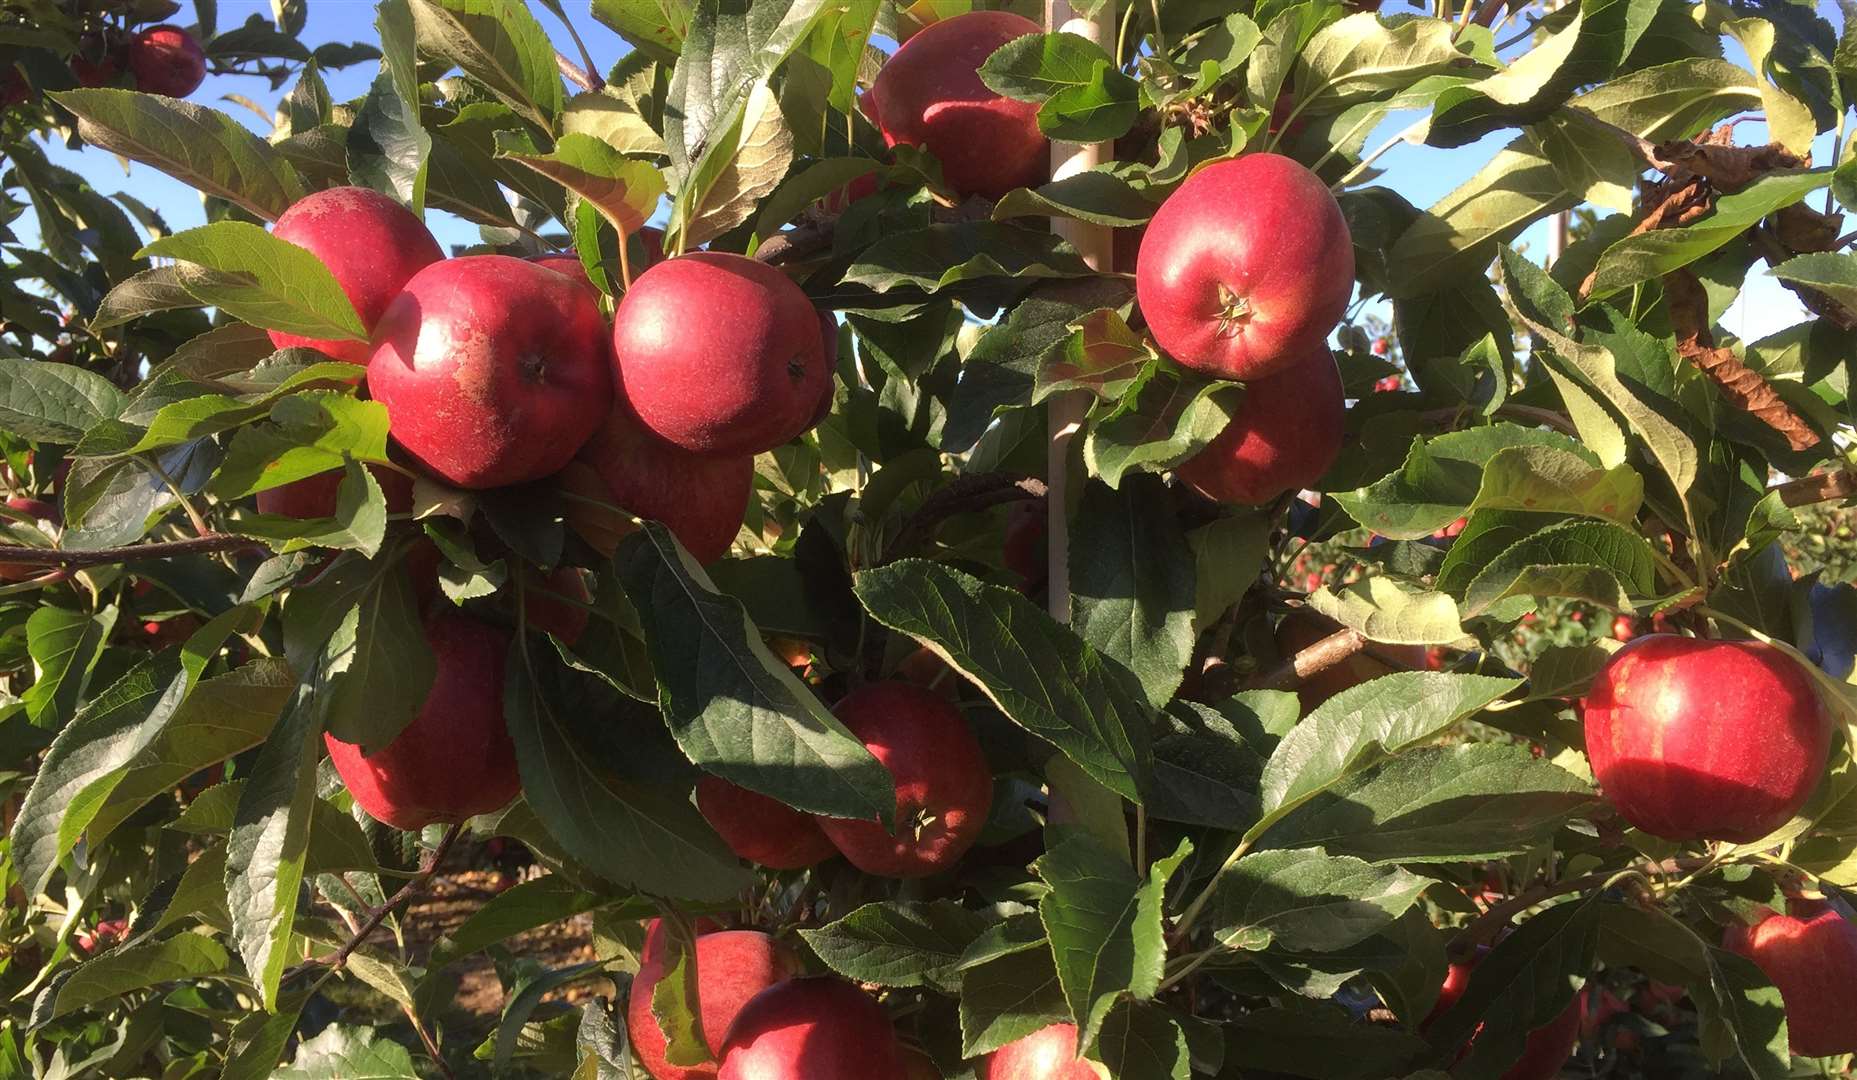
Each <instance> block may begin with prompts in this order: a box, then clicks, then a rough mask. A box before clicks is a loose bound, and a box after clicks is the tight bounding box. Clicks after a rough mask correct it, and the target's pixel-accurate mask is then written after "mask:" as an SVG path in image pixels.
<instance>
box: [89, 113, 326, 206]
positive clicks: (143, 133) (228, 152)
mask: <svg viewBox="0 0 1857 1080" xmlns="http://www.w3.org/2000/svg"><path fill="white" fill-rule="evenodd" d="M52 99H53V100H54V101H56V102H58V104H60V105H62V106H64V107H65V108H67V109H69V110H71V111H72V112H73V113H75V114H77V118H78V125H77V131H78V134H79V135H80V136H82V137H83V139H84V141H85V142H88V143H90V144H92V145H94V146H100V147H102V148H103V149H105V150H108V151H110V152H111V153H116V154H121V155H122V156H123V157H126V158H129V159H131V160H133V161H139V162H141V163H142V164H144V165H148V166H151V167H153V168H155V169H158V170H160V171H161V172H164V173H167V174H168V175H169V176H172V177H174V178H175V179H176V180H179V181H181V182H182V183H184V184H186V185H188V186H189V187H192V188H197V189H198V190H200V191H202V192H204V193H206V194H207V195H213V196H217V197H219V198H222V199H226V200H227V201H229V202H232V203H236V204H237V205H239V206H242V207H244V208H245V209H247V210H249V211H251V212H252V213H254V214H256V215H258V216H259V217H260V218H263V219H264V220H266V221H276V220H277V218H278V217H279V216H280V215H282V214H283V212H284V211H285V210H288V209H289V208H290V204H291V203H294V202H296V201H297V200H298V199H301V198H302V197H303V196H304V194H305V192H304V190H303V181H302V180H301V179H299V178H298V176H297V171H296V169H294V168H292V167H291V165H290V163H289V162H288V161H285V160H284V158H283V157H282V156H281V155H280V154H279V153H278V152H277V151H276V150H275V149H273V148H272V147H271V145H270V144H269V143H267V142H265V141H264V140H263V139H260V138H259V137H258V136H256V135H254V134H252V133H251V131H250V130H249V129H247V128H246V127H245V126H244V125H242V124H240V123H239V122H238V121H236V120H234V119H232V118H231V117H229V116H227V115H226V114H225V113H222V112H218V111H216V110H213V109H207V108H202V107H201V106H199V105H194V104H191V103H189V102H185V101H180V100H176V99H174V98H168V97H161V96H158V95H155V94H138V93H134V92H132V91H128V90H103V89H97V90H67V91H65V92H63V93H61V94H54V95H52Z"/></svg>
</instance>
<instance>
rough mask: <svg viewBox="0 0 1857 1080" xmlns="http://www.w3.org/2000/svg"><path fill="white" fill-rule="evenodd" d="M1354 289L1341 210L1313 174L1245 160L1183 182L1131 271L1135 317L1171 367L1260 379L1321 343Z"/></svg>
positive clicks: (1271, 159) (1286, 164)
mask: <svg viewBox="0 0 1857 1080" xmlns="http://www.w3.org/2000/svg"><path fill="white" fill-rule="evenodd" d="M1353 290H1354V248H1353V244H1352V241H1350V239H1349V237H1348V226H1347V222H1346V221H1344V220H1343V219H1342V216H1341V207H1340V205H1339V204H1337V203H1336V202H1335V197H1334V196H1333V195H1330V194H1329V193H1328V187H1327V185H1325V184H1323V183H1322V181H1320V180H1318V179H1316V176H1315V174H1314V173H1312V172H1310V171H1309V170H1308V169H1305V168H1303V167H1302V166H1301V165H1298V164H1297V163H1296V162H1294V161H1291V160H1290V159H1289V158H1286V157H1282V156H1281V155H1278V154H1246V155H1245V156H1243V157H1240V158H1236V159H1233V160H1230V161H1221V162H1218V163H1217V164H1213V165H1208V166H1206V167H1205V168H1203V169H1201V170H1200V171H1198V172H1196V173H1194V174H1193V175H1192V176H1191V177H1189V178H1188V179H1187V181H1186V183H1184V184H1181V185H1180V186H1179V188H1177V189H1176V190H1175V191H1174V193H1173V194H1172V195H1170V196H1168V197H1167V201H1166V202H1164V203H1162V204H1161V208H1160V210H1158V211H1156V212H1155V215H1154V219H1153V220H1152V221H1150V222H1148V231H1147V234H1146V235H1145V236H1144V237H1142V241H1141V258H1140V263H1139V265H1138V266H1137V267H1136V269H1135V291H1136V295H1137V296H1138V297H1139V299H1140V301H1141V314H1142V315H1143V317H1145V318H1146V319H1147V321H1148V329H1149V330H1151V331H1152V332H1153V333H1154V340H1155V342H1156V343H1157V344H1159V345H1160V347H1161V348H1162V349H1163V350H1165V351H1166V352H1167V354H1168V355H1170V356H1172V357H1173V358H1174V359H1175V360H1178V361H1179V362H1180V363H1182V364H1184V365H1186V366H1187V367H1190V368H1193V369H1194V370H1196V371H1201V372H1204V373H1206V374H1207V375H1212V376H1216V377H1218V378H1221V379H1242V380H1250V379H1259V378H1263V377H1264V376H1267V375H1274V374H1276V373H1277V372H1280V371H1285V370H1287V369H1289V368H1291V367H1294V366H1296V365H1298V364H1300V363H1302V362H1303V361H1305V360H1306V359H1307V358H1308V357H1309V355H1310V354H1311V353H1313V352H1314V351H1315V350H1316V349H1317V348H1320V347H1321V346H1322V345H1323V343H1324V342H1326V341H1327V340H1328V334H1329V331H1331V330H1333V329H1334V328H1335V323H1336V322H1337V321H1338V320H1339V319H1340V318H1341V314H1342V312H1343V311H1344V310H1346V308H1347V306H1348V297H1349V296H1351V295H1352V294H1353Z"/></svg>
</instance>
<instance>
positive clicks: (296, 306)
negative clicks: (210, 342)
mask: <svg viewBox="0 0 1857 1080" xmlns="http://www.w3.org/2000/svg"><path fill="white" fill-rule="evenodd" d="M141 253H142V255H144V256H148V255H165V256H167V257H169V258H174V259H180V260H183V261H185V262H189V263H194V264H196V265H198V266H201V267H204V268H206V269H207V270H209V271H216V272H214V273H203V274H189V275H187V276H186V277H185V278H184V279H183V281H184V283H185V284H186V286H187V290H188V291H189V292H191V293H193V295H194V298H195V299H197V300H199V301H200V302H201V303H202V304H210V305H212V306H214V307H217V308H219V309H221V310H222V311H224V312H225V313H226V314H228V315H231V316H233V317H234V318H238V319H243V320H244V321H246V322H248V323H251V324H252V325H253V326H262V327H264V328H265V329H266V330H278V331H282V332H285V333H291V334H301V335H303V336H304V337H311V338H327V339H332V340H352V341H366V340H367V336H368V328H367V327H365V326H363V325H362V324H361V317H360V316H359V315H357V314H355V306H354V304H352V303H351V302H349V299H348V294H347V293H344V292H343V291H342V287H341V286H340V285H339V284H337V283H336V280H335V276H334V275H333V274H331V273H330V272H329V268H328V267H326V266H324V265H323V262H322V260H321V259H319V258H317V257H316V256H315V255H313V254H311V253H310V252H309V251H307V250H305V249H303V248H300V247H298V246H296V245H295V244H292V243H290V242H289V241H287V240H279V239H278V238H277V237H275V236H272V235H271V234H270V233H268V232H266V231H264V230H263V229H261V228H259V227H258V226H256V225H251V224H248V223H246V222H243V221H216V222H214V223H212V224H210V225H202V226H200V227H199V228H197V229H188V230H187V231H186V232H181V233H175V234H173V235H171V236H164V237H162V238H161V239H159V240H156V241H155V242H154V243H151V244H149V245H148V246H147V247H145V248H143V249H142V252H141Z"/></svg>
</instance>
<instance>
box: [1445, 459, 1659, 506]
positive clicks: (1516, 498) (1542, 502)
mask: <svg viewBox="0 0 1857 1080" xmlns="http://www.w3.org/2000/svg"><path fill="white" fill-rule="evenodd" d="M1643 504H1644V480H1643V478H1642V477H1640V476H1639V475H1638V474H1637V473H1636V472H1634V471H1633V470H1632V469H1631V467H1630V466H1627V465H1616V466H1614V467H1612V468H1610V469H1598V468H1595V467H1594V466H1593V464H1592V461H1591V460H1590V455H1587V454H1582V453H1579V452H1577V450H1569V449H1567V448H1565V447H1560V446H1542V445H1535V446H1514V447H1508V448H1505V449H1503V450H1499V451H1497V452H1496V453H1495V454H1494V455H1492V456H1491V457H1490V459H1489V462H1488V464H1487V466H1486V467H1485V469H1484V472H1483V484H1482V486H1481V487H1480V488H1479V489H1478V490H1477V497H1476V499H1475V500H1474V501H1472V502H1471V504H1470V509H1471V510H1526V511H1535V512H1542V511H1548V512H1553V513H1561V514H1578V515H1580V516H1582V517H1593V518H1602V519H1604V520H1606V521H1614V522H1618V523H1620V524H1627V523H1630V522H1633V521H1636V520H1637V516H1638V508H1639V507H1640V506H1642V505H1643Z"/></svg>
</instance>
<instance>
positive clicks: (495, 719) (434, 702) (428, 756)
mask: <svg viewBox="0 0 1857 1080" xmlns="http://www.w3.org/2000/svg"><path fill="white" fill-rule="evenodd" d="M425 635H426V644H427V645H428V646H430V647H431V649H432V660H433V664H434V666H435V673H434V676H433V679H432V689H431V691H430V692H429V693H428V694H427V695H426V700H425V703H424V704H422V705H421V706H420V707H419V714H418V715H417V716H415V717H413V721H412V723H410V724H408V725H406V727H405V728H404V729H403V730H401V732H400V734H399V735H397V736H395V737H394V740H393V741H392V742H390V743H388V744H387V745H386V746H384V747H382V748H381V749H379V750H377V751H375V752H374V753H372V754H364V753H362V750H361V747H359V746H356V745H355V744H353V743H346V742H342V741H341V740H339V739H337V738H336V737H335V736H333V735H324V736H323V741H324V742H325V743H326V744H327V745H328V747H329V760H331V761H332V762H334V763H335V771H336V772H337V773H338V774H340V775H341V778H342V783H343V784H345V785H347V787H348V793H349V794H350V795H353V796H354V799H355V803H356V805H358V806H360V807H361V808H362V809H363V810H366V811H367V812H368V814H369V815H370V816H371V817H373V818H374V819H375V820H377V821H382V822H385V823H386V824H388V825H391V826H393V827H394V828H396V829H405V830H407V831H409V832H410V831H412V830H415V829H423V828H425V827H426V826H427V825H430V824H432V823H433V822H435V821H438V822H446V823H451V822H459V821H463V820H464V819H466V818H469V817H475V816H476V815H478V814H488V813H490V812H491V811H493V810H500V809H502V808H503V807H505V806H507V805H509V801H510V800H511V799H514V798H515V797H516V794H517V793H518V792H519V791H521V789H522V781H521V779H520V777H519V776H518V775H517V772H516V747H515V744H513V743H512V742H511V741H510V738H509V728H508V726H507V724H506V723H505V722H504V719H503V664H504V660H505V658H506V657H507V655H508V653H509V632H508V631H506V630H504V629H502V628H501V627H497V626H492V625H490V624H489V623H486V622H482V621H480V620H478V619H473V618H471V617H470V616H469V615H463V614H460V613H458V612H456V611H452V610H447V608H446V607H445V606H442V605H441V606H438V607H436V608H435V609H434V610H433V612H432V614H430V615H428V616H427V617H426V621H425Z"/></svg>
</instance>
